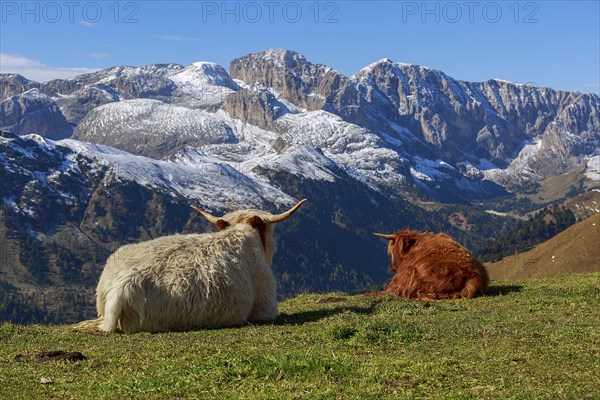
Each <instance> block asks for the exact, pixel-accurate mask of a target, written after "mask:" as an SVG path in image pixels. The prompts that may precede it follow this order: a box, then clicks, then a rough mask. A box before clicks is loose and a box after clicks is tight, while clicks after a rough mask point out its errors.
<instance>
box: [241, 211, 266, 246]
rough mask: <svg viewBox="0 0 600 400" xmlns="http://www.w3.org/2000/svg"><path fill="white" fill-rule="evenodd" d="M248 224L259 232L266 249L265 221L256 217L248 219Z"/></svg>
mask: <svg viewBox="0 0 600 400" xmlns="http://www.w3.org/2000/svg"><path fill="white" fill-rule="evenodd" d="M246 223H247V224H248V225H250V226H251V227H253V228H254V229H256V230H257V231H258V234H259V235H260V241H261V242H262V245H263V248H265V245H266V237H265V229H266V228H267V224H266V223H265V221H263V219H262V218H260V217H257V216H254V217H250V218H248V219H247V220H246Z"/></svg>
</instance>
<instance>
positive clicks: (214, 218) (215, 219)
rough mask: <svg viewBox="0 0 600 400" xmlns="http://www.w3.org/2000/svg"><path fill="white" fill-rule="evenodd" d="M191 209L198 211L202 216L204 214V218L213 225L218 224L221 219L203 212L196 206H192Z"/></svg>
mask: <svg viewBox="0 0 600 400" xmlns="http://www.w3.org/2000/svg"><path fill="white" fill-rule="evenodd" d="M190 207H192V208H193V209H194V210H196V211H198V212H199V213H200V214H202V215H203V216H204V218H206V219H207V220H208V222H210V223H211V224H216V223H217V221H218V220H220V219H221V218H219V217H215V216H214V215H211V214H209V213H207V212H206V211H204V210H201V209H200V208H198V207H196V206H190Z"/></svg>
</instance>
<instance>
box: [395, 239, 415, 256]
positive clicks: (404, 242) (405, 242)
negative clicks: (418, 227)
mask: <svg viewBox="0 0 600 400" xmlns="http://www.w3.org/2000/svg"><path fill="white" fill-rule="evenodd" d="M415 243H417V240H416V239H415V238H414V237H410V236H404V237H400V238H399V239H398V246H399V248H400V249H401V250H400V254H402V255H405V254H407V253H408V252H409V251H410V249H411V248H412V247H413V246H414V245H415Z"/></svg>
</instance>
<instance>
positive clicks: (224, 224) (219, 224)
mask: <svg viewBox="0 0 600 400" xmlns="http://www.w3.org/2000/svg"><path fill="white" fill-rule="evenodd" d="M215 225H217V229H218V230H220V231H222V230H223V229H227V228H229V222H227V221H225V220H224V219H219V220H217V222H216V224H215Z"/></svg>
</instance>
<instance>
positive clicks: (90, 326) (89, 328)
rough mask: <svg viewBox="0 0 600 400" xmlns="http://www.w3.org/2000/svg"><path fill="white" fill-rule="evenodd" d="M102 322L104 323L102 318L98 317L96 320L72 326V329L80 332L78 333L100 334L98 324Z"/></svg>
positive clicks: (100, 330)
mask: <svg viewBox="0 0 600 400" xmlns="http://www.w3.org/2000/svg"><path fill="white" fill-rule="evenodd" d="M103 321H104V318H102V317H98V318H96V319H90V320H87V321H81V322H79V323H77V324H75V325H73V328H74V329H77V330H80V331H84V332H91V333H94V332H102V329H100V324H102V322H103Z"/></svg>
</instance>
